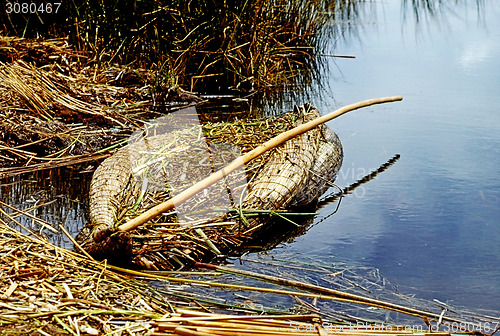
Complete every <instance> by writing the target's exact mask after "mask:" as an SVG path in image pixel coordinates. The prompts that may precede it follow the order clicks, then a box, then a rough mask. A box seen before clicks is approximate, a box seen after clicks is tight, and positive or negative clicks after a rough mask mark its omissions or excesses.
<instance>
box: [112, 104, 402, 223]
mask: <svg viewBox="0 0 500 336" xmlns="http://www.w3.org/2000/svg"><path fill="white" fill-rule="evenodd" d="M402 99H403V97H401V96H394V97H384V98H375V99H369V100H365V101H361V102H358V103H354V104H350V105H347V106H344V107H342V108H339V109H338V110H335V111H333V112H331V113H329V114H326V115H324V116H322V117H319V118H316V119H314V120H311V121H309V122H307V123H305V124H302V125H300V126H297V127H295V128H293V129H291V130H289V131H286V132H283V133H281V134H279V135H278V136H276V137H274V138H272V139H271V140H269V141H267V142H265V143H264V144H262V145H260V146H259V147H257V148H255V149H253V150H251V151H250V152H248V153H246V154H245V155H242V156H240V157H239V158H237V159H235V160H234V161H233V162H231V163H230V164H229V165H227V166H226V167H224V168H222V169H221V170H218V171H216V172H215V173H213V174H211V175H209V176H208V177H206V178H205V179H203V180H201V181H200V182H198V183H196V184H194V185H192V186H191V187H189V188H187V189H186V190H184V191H183V192H181V193H180V194H178V195H176V196H174V197H172V198H171V199H169V200H168V201H165V202H163V203H160V204H158V205H156V206H154V207H153V208H151V209H149V210H148V211H146V212H144V213H142V214H141V215H139V216H137V217H135V218H134V219H132V220H130V221H128V222H127V223H125V224H122V225H120V226H119V227H118V229H119V230H121V231H129V230H132V229H135V228H136V227H138V226H140V225H142V224H144V223H146V222H147V221H149V220H151V219H153V218H155V217H156V216H159V215H160V214H162V213H164V212H166V211H168V210H170V209H172V208H173V207H174V206H175V205H176V204H177V205H178V204H181V203H182V202H184V201H186V200H187V199H189V198H190V197H192V196H194V195H196V194H197V193H199V192H200V191H202V190H203V189H205V188H207V187H209V186H211V185H212V184H214V183H215V182H217V181H218V180H220V179H222V178H224V177H225V176H227V175H229V174H230V173H231V172H233V171H234V170H236V169H238V168H240V167H243V165H245V164H246V163H248V162H250V161H251V160H253V159H255V158H256V157H258V156H260V155H262V154H263V153H265V152H267V151H268V150H270V149H273V148H275V147H277V146H279V145H281V144H282V143H284V142H285V141H287V140H289V139H291V138H293V137H295V136H297V135H300V134H302V133H305V132H307V131H309V130H311V129H313V128H314V127H316V126H318V125H321V124H323V123H325V122H327V121H329V120H332V119H334V118H337V117H338V116H340V115H342V114H344V113H347V112H349V111H353V110H357V109H360V108H362V107H367V106H370V105H375V104H383V103H389V102H395V101H400V100H402Z"/></svg>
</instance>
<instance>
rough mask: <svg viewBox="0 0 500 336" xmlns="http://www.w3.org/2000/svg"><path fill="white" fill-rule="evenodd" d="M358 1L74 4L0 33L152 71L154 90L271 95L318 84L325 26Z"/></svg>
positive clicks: (19, 19) (19, 20)
mask: <svg viewBox="0 0 500 336" xmlns="http://www.w3.org/2000/svg"><path fill="white" fill-rule="evenodd" d="M358 2H361V1H326V0H295V1H285V0H256V1H247V0H237V1H233V2H231V4H229V3H228V2H226V1H223V0H210V1H201V0H194V1H190V2H185V1H181V0H174V1H170V2H167V3H166V2H163V1H158V0H145V1H137V0H123V1H122V0H121V1H119V2H118V1H100V0H87V1H82V0H75V1H68V2H63V4H62V6H61V8H60V9H59V13H58V14H57V15H55V14H54V15H53V16H49V15H47V14H44V15H42V16H40V15H38V16H37V15H35V14H26V15H17V16H14V15H11V17H9V19H8V20H4V19H2V20H3V21H1V22H0V29H1V28H3V30H4V31H6V32H10V33H11V34H12V33H14V34H17V35H20V34H22V35H23V36H27V37H30V36H31V37H37V36H44V37H51V36H54V35H67V34H69V37H70V40H71V41H72V43H73V44H75V45H76V46H77V47H78V48H79V50H81V51H84V52H86V53H88V54H90V55H91V58H90V61H91V62H94V63H96V64H99V65H104V66H106V65H109V64H111V63H115V62H116V63H121V64H128V65H130V64H135V65H136V66H145V67H148V68H151V67H154V68H156V69H158V77H157V79H156V82H157V83H155V84H156V86H158V84H161V85H179V86H181V87H182V88H184V89H188V90H191V91H198V92H205V93H206V92H210V93H213V92H214V91H218V92H220V91H228V90H236V91H240V92H243V93H249V92H255V91H259V92H266V93H268V94H269V93H274V92H276V89H277V88H280V89H283V88H284V89H288V92H294V91H298V90H297V87H307V86H310V85H311V84H313V83H315V82H316V80H317V79H318V78H320V72H321V69H322V66H323V65H324V62H321V60H322V58H321V57H319V58H318V55H319V54H323V53H324V52H325V50H326V48H327V47H328V46H329V45H328V41H329V39H328V38H326V37H328V36H327V35H328V34H331V33H338V31H337V32H335V29H332V25H330V24H331V23H333V22H336V20H338V19H339V18H340V19H343V18H344V17H345V16H346V15H347V16H349V15H353V14H355V13H356V3H358ZM61 13H64V15H65V16H64V18H65V19H62V17H61ZM51 20H52V21H51ZM61 21H62V22H61ZM51 23H52V24H51ZM333 26H335V25H333ZM68 32H69V33H68Z"/></svg>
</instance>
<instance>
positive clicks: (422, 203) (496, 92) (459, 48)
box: [285, 1, 500, 311]
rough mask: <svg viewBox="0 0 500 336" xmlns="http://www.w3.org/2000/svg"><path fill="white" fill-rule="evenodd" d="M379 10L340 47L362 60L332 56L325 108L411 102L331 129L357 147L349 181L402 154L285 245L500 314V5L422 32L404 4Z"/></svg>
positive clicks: (465, 11) (406, 288) (469, 10)
mask: <svg viewBox="0 0 500 336" xmlns="http://www.w3.org/2000/svg"><path fill="white" fill-rule="evenodd" d="M374 8H375V10H376V15H375V16H374V15H373V14H374V13H373V12H371V13H370V15H367V19H360V20H359V21H358V22H356V23H355V24H358V25H359V26H360V31H361V33H360V35H359V39H353V38H349V39H348V41H347V42H339V43H338V45H337V49H336V52H337V53H342V54H349V55H355V56H356V58H355V59H335V61H332V63H333V62H334V63H335V64H332V67H331V69H332V73H331V82H330V84H331V88H332V90H333V97H332V98H330V99H327V100H326V101H319V100H318V101H317V102H313V103H314V104H316V105H317V106H321V108H322V110H323V111H325V112H327V111H329V110H332V108H333V107H339V106H341V105H345V104H349V103H352V102H356V101H360V100H364V99H368V98H375V97H383V96H391V95H402V96H403V97H404V101H403V102H400V103H391V104H390V105H379V106H377V107H374V108H368V109H365V110H360V111H356V112H351V113H350V114H348V115H345V116H343V117H341V118H340V119H337V120H334V121H332V122H330V123H329V126H330V127H331V128H332V129H334V130H335V131H337V133H338V134H339V136H340V138H341V140H342V142H343V145H344V150H345V159H344V164H343V168H342V171H341V172H340V175H339V178H338V179H337V184H338V185H340V186H342V187H344V186H346V185H348V184H350V183H352V182H353V181H355V180H356V179H358V178H359V177H361V176H362V175H363V174H365V173H367V172H369V171H370V170H373V169H375V168H377V167H378V166H379V165H380V164H382V163H383V162H384V161H386V160H387V159H389V158H390V157H391V156H392V155H394V154H395V153H399V154H401V159H400V160H399V161H398V162H397V163H396V164H395V165H394V166H392V167H390V168H389V169H388V170H387V171H386V172H384V173H383V174H381V175H379V177H377V178H376V179H375V180H373V181H371V182H369V183H367V184H365V185H363V186H361V187H360V188H358V189H356V191H355V192H354V193H353V194H352V195H350V196H348V197H346V198H344V199H343V201H342V203H341V206H340V209H339V211H338V213H336V214H335V215H334V216H332V217H329V218H327V219H325V220H324V221H322V222H321V223H319V224H317V225H315V226H314V227H312V228H311V229H310V230H309V232H308V233H307V234H306V235H304V236H301V237H299V238H297V239H296V240H295V242H294V243H293V244H289V245H287V246H286V248H285V250H286V252H287V253H291V252H294V253H297V254H299V255H300V254H303V255H308V256H310V255H316V256H317V258H318V259H324V260H337V261H350V262H352V263H357V264H361V265H364V266H369V267H375V268H378V269H380V271H381V273H382V274H384V275H385V276H386V277H387V278H389V279H390V280H391V281H392V282H393V283H396V284H397V285H398V287H399V290H400V291H401V292H404V293H415V294H416V295H417V296H418V297H421V298H426V299H438V300H440V301H444V302H448V303H450V304H453V305H458V306H467V307H470V308H478V309H479V308H480V309H493V310H496V311H500V21H499V20H498V17H499V15H500V4H498V3H496V2H495V3H494V2H493V1H491V2H488V1H487V2H485V3H484V8H483V10H482V11H481V12H480V13H479V14H478V12H477V8H476V5H475V4H473V3H472V2H469V5H468V6H467V7H466V6H460V5H457V6H455V7H454V8H453V13H448V14H447V15H444V16H442V17H439V18H437V20H432V19H430V20H428V21H427V22H421V23H420V24H418V25H417V24H416V23H415V22H414V20H412V19H411V14H410V12H408V11H407V12H406V16H407V20H406V21H405V22H403V20H402V12H401V8H400V2H399V1H387V2H382V3H377V4H376V5H375V7H374ZM368 17H369V18H368ZM374 17H375V18H374ZM335 206H336V205H333V204H332V205H329V206H327V207H325V208H323V210H322V211H321V216H319V217H318V219H317V221H319V220H321V219H322V217H325V216H326V215H327V214H329V213H330V212H332V211H333V210H334V208H335Z"/></svg>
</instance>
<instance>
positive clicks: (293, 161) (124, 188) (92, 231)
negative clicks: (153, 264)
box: [77, 105, 343, 268]
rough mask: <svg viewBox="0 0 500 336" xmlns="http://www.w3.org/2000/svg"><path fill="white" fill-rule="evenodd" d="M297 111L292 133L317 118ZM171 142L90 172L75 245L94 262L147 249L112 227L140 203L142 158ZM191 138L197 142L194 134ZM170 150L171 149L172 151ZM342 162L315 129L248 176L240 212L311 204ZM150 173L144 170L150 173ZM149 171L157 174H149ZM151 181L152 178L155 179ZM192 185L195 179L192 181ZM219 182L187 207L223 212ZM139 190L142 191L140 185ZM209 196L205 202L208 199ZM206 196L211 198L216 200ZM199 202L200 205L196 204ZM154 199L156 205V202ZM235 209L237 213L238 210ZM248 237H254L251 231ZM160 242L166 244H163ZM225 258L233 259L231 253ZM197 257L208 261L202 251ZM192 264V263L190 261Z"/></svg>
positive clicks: (328, 137) (159, 140) (334, 140)
mask: <svg viewBox="0 0 500 336" xmlns="http://www.w3.org/2000/svg"><path fill="white" fill-rule="evenodd" d="M300 109H301V111H300V112H301V113H300V115H301V117H299V118H298V120H295V122H292V123H289V124H287V127H296V126H298V125H299V124H302V123H305V122H307V121H309V120H312V119H315V118H317V117H319V116H320V114H319V112H318V111H317V110H316V109H314V108H313V107H312V106H310V105H305V106H303V107H301V108H300ZM296 115H298V114H291V116H292V118H291V119H293V118H295V117H293V116H296ZM174 137H175V139H177V140H178V137H177V135H174V136H172V134H171V133H166V134H163V135H157V136H152V137H149V138H147V140H145V141H144V140H143V141H142V142H141V141H139V142H135V143H131V144H129V145H127V146H126V147H124V148H122V149H120V150H118V151H117V152H116V153H115V154H114V155H112V156H111V157H110V158H108V159H106V160H105V161H104V162H103V163H102V164H101V165H100V166H99V167H98V168H97V170H96V171H95V172H94V175H93V178H92V182H91V186H90V195H89V206H90V211H89V217H90V223H89V224H88V225H87V226H86V227H85V228H84V229H83V230H82V231H81V232H80V233H79V235H78V236H77V241H78V242H79V243H80V245H82V247H83V248H84V249H85V250H87V251H88V252H89V253H90V254H91V255H93V256H94V257H96V258H97V259H104V258H108V260H112V259H113V257H112V256H111V255H113V256H114V257H116V259H118V260H119V259H120V258H121V257H122V255H123V253H122V251H121V250H120V249H127V250H128V251H129V252H130V253H129V256H132V245H134V251H136V252H134V253H139V254H140V253H142V252H140V250H142V246H145V248H146V249H147V247H146V245H144V244H148V242H147V240H146V241H144V242H143V243H139V245H137V244H136V242H137V239H138V238H137V237H136V238H135V239H134V241H132V239H131V238H130V235H128V234H126V233H124V232H121V231H120V232H117V231H116V222H117V218H120V217H121V216H122V215H123V214H124V213H125V212H126V211H127V210H130V209H131V208H132V205H133V204H134V203H135V202H136V201H137V199H138V195H139V193H140V188H139V186H140V185H141V184H140V183H139V184H138V181H137V172H136V173H135V175H136V176H134V170H136V169H137V164H138V161H140V163H144V162H149V161H148V160H149V158H148V157H147V155H146V156H144V153H148V152H154V153H153V154H158V152H157V149H159V148H164V147H165V143H168V144H170V143H175V144H174V146H178V145H179V142H178V141H177V140H176V141H177V142H175V141H172V138H174ZM195 138H198V133H197V134H196V137H195ZM191 140H192V139H191V138H190V139H187V141H183V142H181V143H180V145H181V146H184V147H185V146H186V145H187V144H188V143H189V144H192V141H191ZM201 142H202V143H203V146H205V147H203V146H200V147H199V148H198V149H199V150H200V151H199V152H204V151H207V150H208V146H207V145H206V143H205V141H204V140H203V141H201ZM169 146H170V145H169ZM167 147H168V146H167ZM188 147H189V146H188ZM195 147H196V146H192V147H189V148H191V149H194V148H195ZM202 147H203V148H202ZM169 148H170V149H172V147H169ZM178 155H181V153H177V152H175V157H172V158H171V159H172V160H173V161H175V160H177V159H176V157H177V156H178ZM182 155H184V156H188V157H192V158H194V159H195V160H194V161H195V162H201V161H200V160H199V158H197V157H196V153H195V151H194V150H187V151H186V150H185V151H184V152H183V153H182ZM342 157H343V154H342V146H341V144H340V141H339V139H338V137H337V136H336V135H335V133H333V132H332V131H330V130H329V129H328V128H327V127H326V126H319V127H316V128H315V129H313V130H311V131H308V132H306V133H304V134H302V135H300V136H297V137H295V138H293V139H290V140H289V141H287V142H286V143H284V144H282V145H281V146H279V147H278V148H276V149H274V150H273V151H271V153H270V154H269V155H268V156H267V158H266V162H265V163H263V164H262V165H261V168H260V170H259V171H257V172H256V173H252V174H251V175H250V177H251V181H250V182H249V183H248V185H247V189H248V193H247V195H246V197H245V198H244V200H243V202H242V205H241V207H242V208H246V209H262V210H279V209H286V208H289V207H292V206H303V205H308V204H311V203H313V202H315V201H316V200H317V199H318V197H319V196H321V194H323V193H324V191H325V190H326V189H327V188H328V187H329V182H331V181H333V179H334V178H335V176H336V173H337V172H338V169H339V168H340V165H341V162H342ZM155 158H156V157H155ZM153 161H154V160H153ZM173 161H170V159H169V160H167V161H165V164H166V165H170V166H171V165H172V164H173V167H174V168H171V169H170V170H172V171H175V172H176V174H177V175H179V169H177V167H179V165H178V164H179V162H182V159H180V160H177V161H179V162H173ZM167 162H168V163H167ZM262 162H263V161H261V163H262ZM176 164H177V165H176ZM152 167H153V166H149V165H148V169H149V168H152ZM219 168H220V167H219ZM151 171H153V172H155V170H153V169H151ZM163 173H165V171H163ZM153 175H154V174H153ZM167 175H168V173H167ZM151 177H152V178H154V176H151ZM166 177H167V179H166V181H169V184H170V182H171V181H172V180H171V176H166ZM194 180H199V179H196V178H195V179H194ZM220 182H221V185H220V186H217V185H215V189H214V190H213V191H209V190H204V192H203V193H200V195H195V196H194V197H193V201H194V203H191V205H193V206H192V207H196V206H198V207H200V206H201V207H202V208H212V207H215V208H222V207H223V206H218V205H217V204H215V201H214V200H215V199H217V197H218V196H219V197H220V195H221V193H224V192H226V189H227V186H226V185H225V184H224V183H227V181H226V182H224V183H222V181H220ZM142 188H144V185H143V186H142ZM182 190H183V189H182ZM146 192H147V193H148V192H149V191H148V190H147V191H146ZM204 195H205V196H204ZM207 195H209V196H208V197H206V196H207ZM210 195H212V196H214V195H215V198H214V197H212V196H210ZM233 196H234V195H233ZM165 197H168V195H165ZM165 197H164V198H165ZM197 197H199V198H198V200H197V199H196V198H197ZM156 199H157V200H160V198H156ZM161 199H163V198H161ZM233 199H234V200H235V201H237V200H239V199H240V198H239V197H233ZM165 200H166V199H165ZM198 201H200V202H198ZM202 202H204V203H202ZM141 205H142V203H141ZM185 206H188V207H189V206H190V204H189V202H186V203H184V204H181V205H180V206H178V207H176V210H177V211H179V213H183V212H184V211H185V210H186V209H184V208H183V207H185ZM234 206H236V207H238V205H237V204H235V205H234ZM145 209H146V208H145ZM219 215H220V212H219V213H217V214H216V215H214V216H212V217H210V218H215V217H216V216H219ZM127 216H128V215H127ZM248 223H250V227H252V228H254V227H257V226H259V227H260V226H262V225H264V224H265V223H266V222H265V219H262V218H258V217H257V218H255V217H254V218H252V219H251V220H250V221H249V222H248ZM153 230H154V229H153ZM252 231H253V232H256V231H255V230H252ZM238 232H241V231H240V226H239V224H237V225H235V227H233V228H228V229H227V230H225V231H224V235H226V234H229V235H236V236H237V235H238ZM211 234H214V235H215V236H218V234H219V233H218V232H217V230H216V229H215V230H213V232H212V233H211ZM221 234H222V233H221ZM160 235H163V233H160ZM139 236H140V235H139ZM170 236H171V237H173V238H175V237H176V235H175V234H172V235H169V237H170ZM108 237H109V238H108ZM162 237H163V236H162ZM161 239H162V241H164V238H161ZM246 239H247V238H243V239H242V240H240V241H241V243H243V244H244V241H245V240H246ZM236 240H238V239H236ZM162 244H163V243H162ZM165 244H166V245H165V248H166V249H167V250H166V251H168V248H167V246H168V243H165ZM174 245H175V242H174ZM196 246H197V245H196V244H195V245H193V247H192V248H193V249H196V248H197V247H196ZM238 246H239V243H236V244H235V245H233V247H234V248H235V249H238V248H239V247H238ZM228 248H229V246H228ZM225 250H227V249H225ZM137 251H139V252H137ZM226 252H227V253H231V251H226ZM201 254H202V255H203V254H204V255H205V256H208V254H207V253H206V251H205V252H203V253H201ZM193 258H195V259H196V257H195V256H194V255H193ZM193 258H191V259H190V260H192V259H193ZM166 268H168V267H166Z"/></svg>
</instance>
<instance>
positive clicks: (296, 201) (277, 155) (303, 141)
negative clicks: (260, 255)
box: [242, 105, 343, 225]
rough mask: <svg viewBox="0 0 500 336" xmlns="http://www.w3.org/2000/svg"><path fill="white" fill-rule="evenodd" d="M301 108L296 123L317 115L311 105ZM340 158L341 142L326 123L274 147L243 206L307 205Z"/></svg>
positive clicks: (321, 189) (323, 186)
mask: <svg viewBox="0 0 500 336" xmlns="http://www.w3.org/2000/svg"><path fill="white" fill-rule="evenodd" d="M301 109H302V114H303V116H304V117H303V118H302V119H301V120H298V121H297V125H299V124H301V123H305V122H307V121H310V120H312V119H315V118H318V117H319V116H320V113H319V111H318V110H316V109H315V108H313V107H312V106H310V105H304V106H302V107H301ZM342 159H343V151H342V144H341V143H340V140H339V138H338V137H337V135H336V134H335V133H334V132H332V131H331V130H330V129H329V128H328V127H327V126H325V125H321V126H319V127H316V128H315V129H313V130H311V131H309V132H306V133H304V134H302V135H300V136H297V137H295V138H293V139H290V140H289V141H287V142H286V143H284V144H283V145H281V146H280V147H278V148H276V149H275V151H274V152H273V153H272V155H271V156H270V159H269V161H268V162H267V163H266V164H265V165H264V167H263V168H262V169H261V170H260V172H259V173H258V174H257V175H256V176H255V178H254V181H252V182H251V183H250V185H249V193H248V195H247V197H246V198H245V201H244V203H243V205H242V207H243V208H247V209H266V210H278V209H286V208H288V207H291V206H306V205H309V204H311V203H313V202H315V201H317V199H318V198H319V197H320V196H321V195H322V194H323V193H324V192H325V191H326V190H327V189H328V188H329V187H330V185H331V183H332V182H333V181H334V180H335V177H336V175H337V172H338V170H339V169H340V166H341V164H342ZM255 225H256V224H255Z"/></svg>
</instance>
